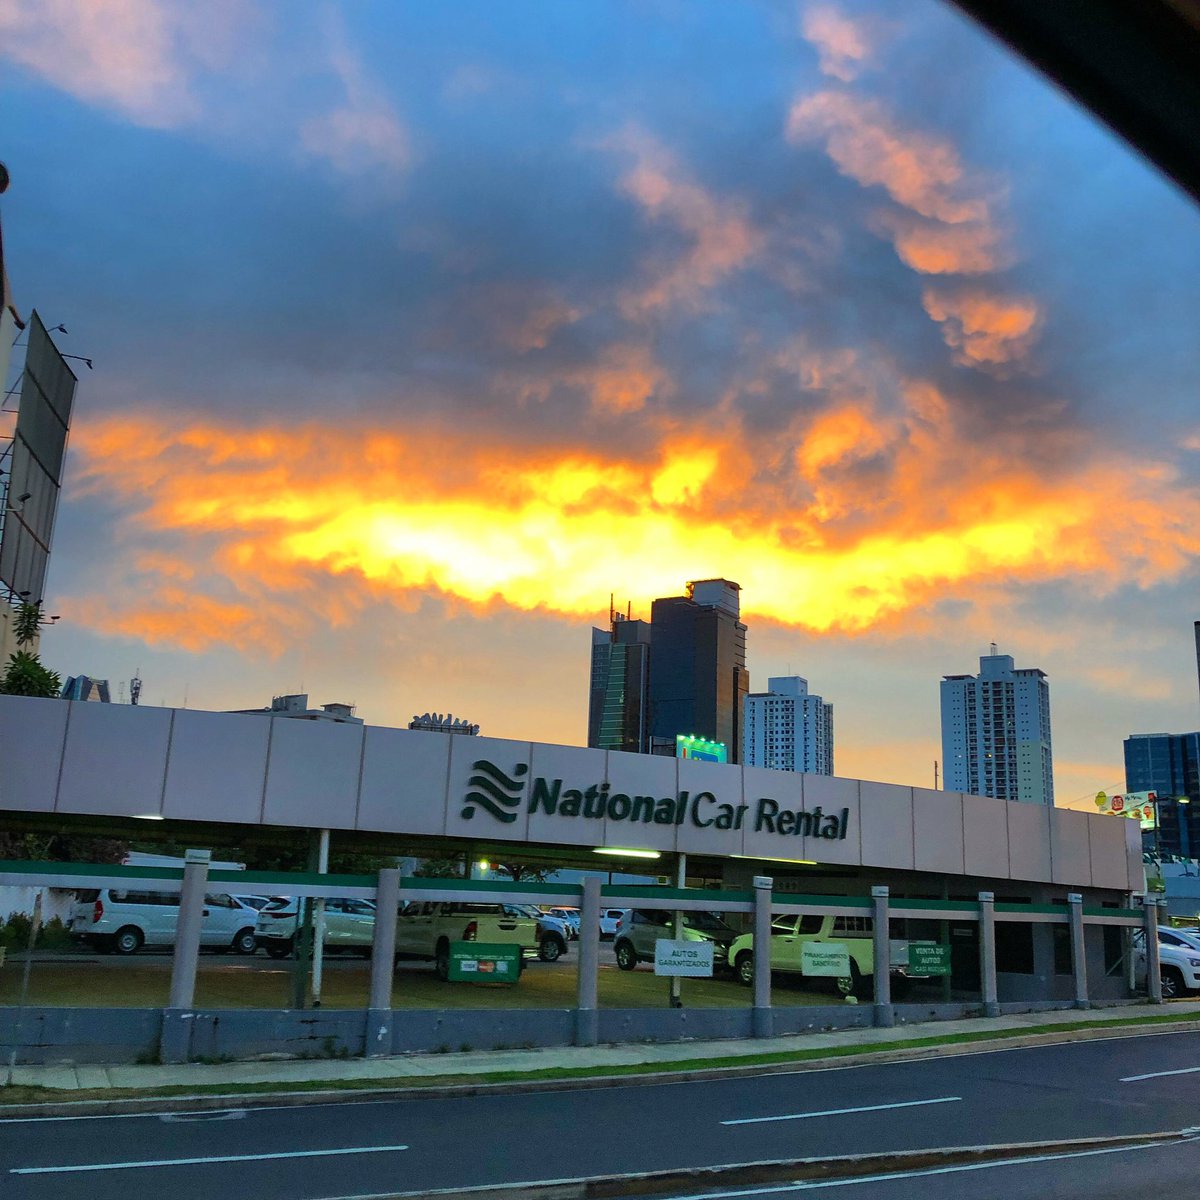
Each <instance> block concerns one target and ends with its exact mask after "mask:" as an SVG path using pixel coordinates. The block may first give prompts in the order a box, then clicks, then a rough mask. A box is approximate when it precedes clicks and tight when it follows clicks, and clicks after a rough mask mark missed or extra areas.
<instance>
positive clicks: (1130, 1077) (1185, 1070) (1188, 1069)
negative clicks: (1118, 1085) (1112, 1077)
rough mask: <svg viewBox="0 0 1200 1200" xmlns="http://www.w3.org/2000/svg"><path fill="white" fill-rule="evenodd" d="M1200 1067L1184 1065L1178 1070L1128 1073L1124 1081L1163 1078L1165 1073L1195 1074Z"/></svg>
mask: <svg viewBox="0 0 1200 1200" xmlns="http://www.w3.org/2000/svg"><path fill="white" fill-rule="evenodd" d="M1197 1071H1200V1067H1183V1068H1181V1069H1180V1070H1178V1071H1151V1072H1150V1073H1149V1074H1147V1075H1126V1076H1125V1077H1124V1078H1123V1079H1122V1080H1121V1082H1122V1083H1137V1082H1138V1081H1139V1080H1141V1079H1161V1078H1162V1077H1163V1076H1164V1075H1195V1074H1196V1072H1197Z"/></svg>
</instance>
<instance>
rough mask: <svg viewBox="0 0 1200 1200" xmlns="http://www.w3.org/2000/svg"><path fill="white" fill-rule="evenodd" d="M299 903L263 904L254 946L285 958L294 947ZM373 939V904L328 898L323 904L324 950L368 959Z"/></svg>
mask: <svg viewBox="0 0 1200 1200" xmlns="http://www.w3.org/2000/svg"><path fill="white" fill-rule="evenodd" d="M299 907H300V906H299V904H298V903H297V901H296V900H295V898H294V897H291V896H277V897H276V898H275V899H274V900H272V901H271V902H270V903H269V904H267V905H265V906H264V907H263V909H262V911H261V912H260V913H258V914H257V916H258V919H257V922H256V925H255V929H254V941H255V945H256V946H261V947H262V948H263V949H264V950H266V952H267V953H268V954H269V955H270V956H271V957H272V958H287V956H288V955H289V954H291V952H292V951H293V950H294V949H295V947H296V923H297V921H298V919H299ZM374 940H375V902H374V901H373V900H355V899H350V898H342V897H339V896H331V897H329V899H328V900H326V901H325V949H326V950H348V951H353V952H356V953H358V954H361V955H363V956H369V955H370V953H371V945H372V943H373V942H374Z"/></svg>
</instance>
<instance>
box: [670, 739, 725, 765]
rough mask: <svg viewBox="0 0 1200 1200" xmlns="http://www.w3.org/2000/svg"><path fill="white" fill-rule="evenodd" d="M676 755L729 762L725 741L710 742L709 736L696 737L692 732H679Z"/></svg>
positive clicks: (704, 760) (701, 760) (716, 761)
mask: <svg viewBox="0 0 1200 1200" xmlns="http://www.w3.org/2000/svg"><path fill="white" fill-rule="evenodd" d="M675 757H676V758H694V759H697V760H699V761H700V762H714V763H727V762H728V761H729V751H728V750H727V749H726V748H725V743H724V742H710V741H709V740H708V738H702V737H696V736H695V735H694V734H691V733H677V734H676V735H675Z"/></svg>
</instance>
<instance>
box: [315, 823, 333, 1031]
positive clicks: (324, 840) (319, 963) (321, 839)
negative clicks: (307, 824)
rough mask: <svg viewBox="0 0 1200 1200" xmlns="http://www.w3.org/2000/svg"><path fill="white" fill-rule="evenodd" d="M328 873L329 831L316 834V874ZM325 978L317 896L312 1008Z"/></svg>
mask: <svg viewBox="0 0 1200 1200" xmlns="http://www.w3.org/2000/svg"><path fill="white" fill-rule="evenodd" d="M328 873H329V830H328V829H322V830H320V831H319V833H318V834H317V874H318V875H327V874H328ZM324 977H325V897H324V896H318V897H317V900H316V904H315V906H314V910H313V960H312V1006H313V1008H320V1007H321V981H322V980H323V979H324Z"/></svg>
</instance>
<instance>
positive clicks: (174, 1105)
mask: <svg viewBox="0 0 1200 1200" xmlns="http://www.w3.org/2000/svg"><path fill="white" fill-rule="evenodd" d="M1196 1032H1200V1018H1198V1019H1196V1020H1193V1021H1178V1022H1172V1023H1171V1024H1170V1025H1169V1027H1164V1025H1163V1024H1155V1025H1136V1024H1113V1025H1112V1026H1110V1027H1104V1026H1102V1027H1100V1028H1093V1029H1065V1030H1062V1031H1054V1032H1050V1033H1036V1034H1021V1033H1014V1034H1013V1036H1012V1037H996V1038H989V1039H986V1040H978V1041H969V1042H946V1043H944V1044H942V1045H938V1046H912V1047H906V1046H904V1045H898V1046H897V1047H896V1048H895V1049H891V1050H866V1051H863V1052H862V1053H859V1054H837V1055H834V1054H831V1055H828V1056H826V1057H824V1058H807V1059H801V1060H798V1061H794V1062H778V1063H736V1062H734V1063H731V1064H730V1065H727V1066H722V1067H704V1068H697V1069H683V1070H678V1071H673V1070H671V1069H670V1064H669V1063H655V1064H647V1070H646V1071H645V1072H639V1073H637V1074H622V1075H584V1076H576V1077H568V1078H559V1079H512V1080H503V1081H500V1082H495V1083H487V1082H478V1081H477V1082H473V1083H440V1084H429V1085H423V1086H418V1087H411V1086H405V1085H403V1084H401V1085H399V1086H397V1085H383V1086H379V1087H361V1088H336V1087H327V1088H309V1089H304V1090H281V1091H277V1092H238V1091H233V1092H221V1093H200V1094H192V1095H166V1096H164V1095H157V1096H155V1095H147V1096H136V1097H114V1098H112V1099H97V1100H58V1099H54V1100H49V1101H44V1102H40V1101H35V1102H31V1103H27V1104H0V1119H8V1120H14V1119H21V1118H26V1117H86V1116H111V1115H121V1114H127V1115H136V1114H138V1113H148V1112H149V1113H158V1112H163V1113H168V1112H203V1111H210V1110H213V1109H228V1108H235V1107H236V1108H263V1107H272V1108H281V1107H288V1108H290V1107H301V1106H304V1105H313V1104H369V1103H379V1102H381V1101H395V1100H420V1099H429V1100H445V1099H455V1098H461V1097H469V1096H503V1095H516V1094H520V1093H523V1092H561V1091H577V1090H579V1089H581V1088H619V1087H639V1086H643V1085H646V1084H662V1083H693V1082H696V1083H699V1082H704V1081H707V1080H715V1079H737V1078H745V1077H752V1076H755V1075H780V1074H795V1073H798V1072H802V1071H829V1070H839V1069H848V1068H853V1067H861V1066H876V1065H886V1064H888V1063H899V1062H918V1061H921V1060H923V1059H929V1058H945V1057H948V1056H955V1057H958V1056H964V1055H970V1054H990V1053H999V1052H1002V1051H1006V1050H1022V1049H1028V1048H1031V1047H1035V1046H1051V1045H1067V1044H1070V1043H1073V1042H1083V1041H1096V1040H1101V1041H1102V1040H1106V1039H1113V1038H1124V1037H1154V1036H1167V1035H1169V1034H1173V1033H1196Z"/></svg>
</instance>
